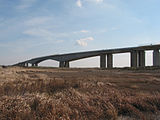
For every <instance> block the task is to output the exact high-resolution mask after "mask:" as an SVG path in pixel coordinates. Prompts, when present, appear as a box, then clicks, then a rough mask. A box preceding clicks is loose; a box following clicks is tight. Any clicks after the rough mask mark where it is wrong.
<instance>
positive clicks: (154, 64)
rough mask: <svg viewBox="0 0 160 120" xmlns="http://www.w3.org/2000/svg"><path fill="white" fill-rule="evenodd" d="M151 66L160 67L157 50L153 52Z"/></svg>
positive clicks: (159, 57)
mask: <svg viewBox="0 0 160 120" xmlns="http://www.w3.org/2000/svg"><path fill="white" fill-rule="evenodd" d="M153 66H160V53H159V49H155V50H153Z"/></svg>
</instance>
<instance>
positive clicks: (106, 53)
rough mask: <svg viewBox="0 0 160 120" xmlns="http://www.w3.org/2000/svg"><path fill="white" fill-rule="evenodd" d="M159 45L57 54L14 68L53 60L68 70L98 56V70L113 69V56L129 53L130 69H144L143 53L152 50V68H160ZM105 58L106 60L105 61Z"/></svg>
mask: <svg viewBox="0 0 160 120" xmlns="http://www.w3.org/2000/svg"><path fill="white" fill-rule="evenodd" d="M159 49H160V44H156V45H146V46H138V47H127V48H116V49H106V50H97V51H87V52H77V53H69V54H57V55H50V56H44V57H38V58H34V59H30V60H27V61H24V62H20V63H17V64H15V66H24V67H28V66H29V64H31V66H38V64H39V63H40V62H42V61H45V60H49V59H50V60H55V61H58V62H59V67H60V68H69V63H70V62H72V61H75V60H79V59H84V58H89V57H95V56H100V68H106V67H107V68H113V54H119V53H130V60H131V65H130V66H131V67H135V68H137V67H145V51H148V50H153V66H160V53H159ZM106 58H107V59H106Z"/></svg>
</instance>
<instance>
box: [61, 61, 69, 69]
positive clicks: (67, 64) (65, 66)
mask: <svg viewBox="0 0 160 120" xmlns="http://www.w3.org/2000/svg"><path fill="white" fill-rule="evenodd" d="M59 67H60V68H69V61H60V62H59Z"/></svg>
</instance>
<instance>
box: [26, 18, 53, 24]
mask: <svg viewBox="0 0 160 120" xmlns="http://www.w3.org/2000/svg"><path fill="white" fill-rule="evenodd" d="M51 19H52V18H51V17H35V18H32V19H30V20H28V21H26V22H25V24H26V25H29V26H35V25H41V24H45V23H48V22H49V21H50V20H51Z"/></svg>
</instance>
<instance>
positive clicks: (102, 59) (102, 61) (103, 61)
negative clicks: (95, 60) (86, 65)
mask: <svg viewBox="0 0 160 120" xmlns="http://www.w3.org/2000/svg"><path fill="white" fill-rule="evenodd" d="M100 68H106V54H102V55H100Z"/></svg>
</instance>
